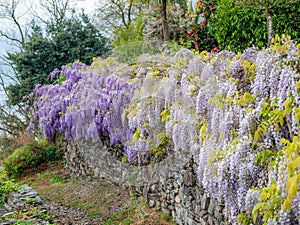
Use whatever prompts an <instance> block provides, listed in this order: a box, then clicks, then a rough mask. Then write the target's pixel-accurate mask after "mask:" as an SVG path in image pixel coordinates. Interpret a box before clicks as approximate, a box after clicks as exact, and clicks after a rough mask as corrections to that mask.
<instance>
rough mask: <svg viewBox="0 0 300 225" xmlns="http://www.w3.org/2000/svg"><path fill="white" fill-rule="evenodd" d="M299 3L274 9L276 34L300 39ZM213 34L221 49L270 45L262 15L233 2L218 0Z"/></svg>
mask: <svg viewBox="0 0 300 225" xmlns="http://www.w3.org/2000/svg"><path fill="white" fill-rule="evenodd" d="M299 13H300V2H298V3H294V4H291V5H290V6H289V7H288V8H282V7H275V8H274V9H273V11H272V16H273V29H274V34H278V35H282V34H288V35H290V36H291V37H292V38H293V39H294V40H295V41H299V40H300V35H299V34H300V32H299V29H300V26H299V19H298V15H299ZM212 23H213V24H212V28H213V34H214V36H215V38H216V39H217V41H218V42H219V44H220V46H221V48H222V49H226V50H233V51H234V52H238V51H242V50H244V49H246V48H247V47H251V46H253V45H255V46H256V47H259V48H262V47H266V46H267V43H268V42H267V25H266V17H265V16H264V14H263V12H261V11H256V10H251V9H247V8H243V7H239V6H236V5H234V3H233V1H232V0H219V1H218V8H217V10H216V13H215V14H213V15H212Z"/></svg>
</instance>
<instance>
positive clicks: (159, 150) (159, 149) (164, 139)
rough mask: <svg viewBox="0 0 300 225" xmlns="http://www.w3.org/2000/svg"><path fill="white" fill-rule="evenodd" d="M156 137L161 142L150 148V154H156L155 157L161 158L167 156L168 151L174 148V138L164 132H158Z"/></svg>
mask: <svg viewBox="0 0 300 225" xmlns="http://www.w3.org/2000/svg"><path fill="white" fill-rule="evenodd" d="M156 139H157V140H158V141H159V143H158V144H157V145H156V146H155V147H153V148H152V149H151V150H150V155H151V156H154V158H155V159H159V158H160V157H164V156H166V155H167V153H168V151H169V150H171V149H172V148H173V147H172V139H171V138H170V137H169V136H167V135H166V133H164V132H162V133H159V134H157V135H156Z"/></svg>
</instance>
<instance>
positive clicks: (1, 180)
mask: <svg viewBox="0 0 300 225" xmlns="http://www.w3.org/2000/svg"><path fill="white" fill-rule="evenodd" d="M6 177H7V175H6V172H5V171H4V170H3V169H2V170H0V205H3V204H4V203H5V201H6V199H7V196H8V194H9V192H11V191H16V190H18V189H20V188H21V187H22V186H21V185H18V184H16V183H14V182H13V181H12V180H8V179H7V178H6Z"/></svg>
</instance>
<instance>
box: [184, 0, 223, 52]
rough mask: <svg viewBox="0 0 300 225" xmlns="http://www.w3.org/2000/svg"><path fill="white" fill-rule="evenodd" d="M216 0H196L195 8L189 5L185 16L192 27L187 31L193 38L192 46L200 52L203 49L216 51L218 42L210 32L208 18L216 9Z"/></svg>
mask: <svg viewBox="0 0 300 225" xmlns="http://www.w3.org/2000/svg"><path fill="white" fill-rule="evenodd" d="M216 5H217V2H216V0H198V2H197V4H196V6H195V8H194V9H193V7H192V6H190V9H189V13H187V16H188V17H189V18H190V19H191V21H192V29H191V30H190V31H188V34H189V36H190V37H191V38H192V40H193V44H194V48H195V50H196V51H198V52H200V51H203V50H207V51H212V50H213V51H212V52H216V51H217V50H218V48H216V46H218V43H217V41H216V39H215V38H214V37H213V35H212V34H211V27H210V19H211V15H212V14H213V13H214V11H215V10H216V8H217V7H216Z"/></svg>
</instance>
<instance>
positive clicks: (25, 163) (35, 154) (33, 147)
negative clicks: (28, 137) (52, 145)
mask: <svg viewBox="0 0 300 225" xmlns="http://www.w3.org/2000/svg"><path fill="white" fill-rule="evenodd" d="M42 155H43V154H42V146H40V145H39V144H38V143H34V144H27V145H24V146H22V147H20V148H17V149H16V150H15V151H14V152H13V154H11V155H10V156H9V157H8V158H7V159H6V160H5V162H4V168H5V170H6V171H7V174H8V176H14V177H17V176H19V175H21V173H22V172H23V170H25V169H27V168H30V167H32V166H34V165H38V164H40V163H41V162H42Z"/></svg>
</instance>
